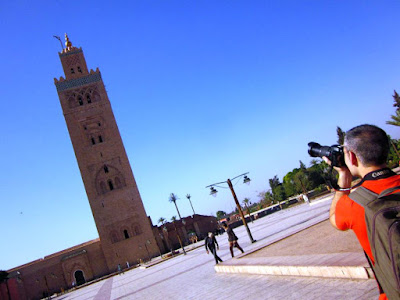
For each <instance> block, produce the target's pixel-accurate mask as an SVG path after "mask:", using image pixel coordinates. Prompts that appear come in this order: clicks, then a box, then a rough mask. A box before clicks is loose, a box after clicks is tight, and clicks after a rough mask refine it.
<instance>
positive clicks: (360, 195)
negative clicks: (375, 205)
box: [349, 186, 378, 207]
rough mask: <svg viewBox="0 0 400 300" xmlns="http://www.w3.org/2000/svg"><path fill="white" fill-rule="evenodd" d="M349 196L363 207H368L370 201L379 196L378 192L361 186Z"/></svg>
mask: <svg viewBox="0 0 400 300" xmlns="http://www.w3.org/2000/svg"><path fill="white" fill-rule="evenodd" d="M349 198H350V199H351V200H353V201H354V202H356V203H358V204H360V205H361V206H362V207H366V206H367V205H368V204H369V203H370V202H372V201H374V200H376V199H377V198H378V194H376V193H374V192H372V191H370V190H369V189H366V188H365V187H363V186H360V187H359V188H357V189H355V190H354V191H352V192H351V193H350V194H349Z"/></svg>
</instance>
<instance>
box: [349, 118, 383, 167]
mask: <svg viewBox="0 0 400 300" xmlns="http://www.w3.org/2000/svg"><path fill="white" fill-rule="evenodd" d="M343 146H344V152H345V161H346V165H347V166H348V167H349V169H350V170H351V167H352V166H353V167H354V166H355V167H359V166H360V164H361V167H365V168H369V167H378V166H384V165H385V164H386V160H387V157H388V153H389V139H388V137H387V134H386V132H385V131H383V130H382V129H380V128H379V127H377V126H374V125H367V124H365V125H360V126H357V127H354V128H352V129H350V130H349V131H347V132H346V135H345V139H344V145H343ZM354 155H355V156H354ZM351 171H352V170H351ZM352 173H353V172H352ZM353 175H356V174H353Z"/></svg>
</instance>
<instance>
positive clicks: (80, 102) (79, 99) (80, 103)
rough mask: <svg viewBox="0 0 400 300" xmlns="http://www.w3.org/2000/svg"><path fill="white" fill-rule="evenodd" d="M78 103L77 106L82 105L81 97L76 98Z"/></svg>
mask: <svg viewBox="0 0 400 300" xmlns="http://www.w3.org/2000/svg"><path fill="white" fill-rule="evenodd" d="M78 102H79V105H83V100H82V97H81V96H79V97H78Z"/></svg>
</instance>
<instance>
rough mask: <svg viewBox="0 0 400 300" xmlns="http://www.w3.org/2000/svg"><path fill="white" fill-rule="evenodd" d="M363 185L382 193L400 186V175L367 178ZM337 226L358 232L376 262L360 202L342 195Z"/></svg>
mask: <svg viewBox="0 0 400 300" xmlns="http://www.w3.org/2000/svg"><path fill="white" fill-rule="evenodd" d="M362 186H363V187H365V188H367V189H369V190H370V191H373V192H374V193H377V194H379V193H381V192H382V191H383V190H385V189H387V188H390V187H395V186H400V175H395V176H391V177H388V178H384V179H378V180H366V181H364V182H363V184H362ZM335 216H336V219H335V220H336V226H337V227H338V228H339V229H340V230H348V229H352V230H353V231H354V233H355V234H356V236H357V238H358V241H359V242H360V244H361V246H362V248H363V249H364V251H365V253H367V255H368V257H369V258H370V259H371V261H372V263H373V264H374V263H375V260H374V257H373V255H372V251H371V246H370V244H369V241H368V233H367V225H366V222H365V215H364V208H363V207H362V206H361V205H359V204H358V203H356V202H354V201H353V200H351V199H350V198H349V197H348V196H347V195H344V196H342V197H341V198H340V199H339V201H338V203H337V204H336V210H335ZM379 299H387V298H386V295H385V294H381V296H380V298H379Z"/></svg>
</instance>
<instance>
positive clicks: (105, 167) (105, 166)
mask: <svg viewBox="0 0 400 300" xmlns="http://www.w3.org/2000/svg"><path fill="white" fill-rule="evenodd" d="M103 169H104V173H108V172H109V171H108V167H107V165H104V167H103Z"/></svg>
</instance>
